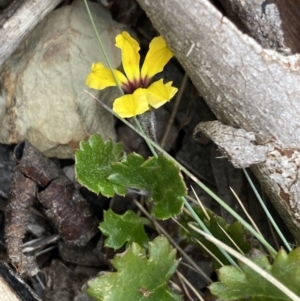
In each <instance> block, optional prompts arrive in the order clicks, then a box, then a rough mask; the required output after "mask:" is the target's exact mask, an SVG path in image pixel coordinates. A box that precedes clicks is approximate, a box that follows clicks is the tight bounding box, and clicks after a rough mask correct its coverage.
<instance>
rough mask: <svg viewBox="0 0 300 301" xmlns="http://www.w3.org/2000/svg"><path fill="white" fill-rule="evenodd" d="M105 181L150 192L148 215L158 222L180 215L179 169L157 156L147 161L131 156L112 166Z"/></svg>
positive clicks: (183, 189)
mask: <svg viewBox="0 0 300 301" xmlns="http://www.w3.org/2000/svg"><path fill="white" fill-rule="evenodd" d="M112 169H113V171H114V173H113V174H111V175H110V176H109V177H108V179H109V180H110V181H111V182H113V183H115V184H119V185H125V186H126V187H130V188H137V189H143V190H147V191H148V192H150V199H151V200H152V201H153V204H154V206H153V208H152V211H151V214H152V215H153V216H154V217H156V218H157V219H167V218H170V217H171V216H176V215H178V214H179V213H180V212H181V209H182V206H183V199H182V198H183V197H184V196H185V195H186V187H185V184H184V182H183V180H182V177H181V175H180V171H179V169H178V168H177V167H176V166H175V165H174V163H173V162H172V161H170V160H169V159H167V158H165V157H164V156H163V155H159V156H158V158H155V157H151V158H149V159H148V160H146V161H145V160H144V158H143V157H142V156H140V155H138V154H135V153H133V154H130V155H129V156H128V157H127V158H126V159H124V160H122V162H120V163H115V164H113V166H112Z"/></svg>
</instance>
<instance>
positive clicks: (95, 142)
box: [75, 135, 126, 197]
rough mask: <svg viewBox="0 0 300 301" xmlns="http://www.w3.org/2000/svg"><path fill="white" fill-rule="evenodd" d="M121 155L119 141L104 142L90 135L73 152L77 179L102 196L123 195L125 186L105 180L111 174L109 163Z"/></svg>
mask: <svg viewBox="0 0 300 301" xmlns="http://www.w3.org/2000/svg"><path fill="white" fill-rule="evenodd" d="M122 157H123V148H122V145H121V144H120V143H113V142H112V141H110V140H109V141H106V142H104V141H103V139H102V138H101V137H100V136H98V135H92V136H90V138H89V139H88V141H81V142H80V149H78V150H76V152H75V162H76V164H75V172H76V177H77V179H78V181H79V182H80V183H81V184H82V185H83V186H85V187H87V188H88V189H89V190H91V191H93V192H94V193H96V194H98V193H101V194H102V195H104V196H107V197H112V196H114V194H115V193H116V194H118V195H125V194H126V187H124V186H123V185H121V184H116V183H112V182H110V181H108V180H107V177H108V176H109V175H110V174H111V172H112V169H111V163H112V162H118V161H120V160H121V159H122Z"/></svg>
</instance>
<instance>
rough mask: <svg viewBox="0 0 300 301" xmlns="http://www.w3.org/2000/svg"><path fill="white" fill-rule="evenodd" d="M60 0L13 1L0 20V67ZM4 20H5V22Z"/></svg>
mask: <svg viewBox="0 0 300 301" xmlns="http://www.w3.org/2000/svg"><path fill="white" fill-rule="evenodd" d="M61 1H62V0H43V1H36V0H25V1H23V3H22V4H21V5H20V6H17V5H18V4H19V3H17V2H22V1H19V0H18V1H15V2H13V3H12V6H10V7H8V8H7V9H6V10H5V12H6V13H5V14H4V16H2V18H1V20H0V67H1V66H2V64H3V62H4V61H5V60H6V59H7V58H8V57H9V56H10V55H11V54H13V53H14V51H15V50H16V49H17V47H18V46H19V45H20V43H21V42H22V41H23V40H24V38H25V37H26V35H27V34H28V33H29V32H30V31H31V30H32V29H33V28H34V27H35V26H36V25H37V24H38V22H40V21H41V20H43V18H44V17H45V16H46V15H47V14H48V13H49V12H51V11H52V10H53V9H54V8H55V7H56V6H57V5H58V4H59V3H60V2H61ZM5 18H7V19H6V20H5Z"/></svg>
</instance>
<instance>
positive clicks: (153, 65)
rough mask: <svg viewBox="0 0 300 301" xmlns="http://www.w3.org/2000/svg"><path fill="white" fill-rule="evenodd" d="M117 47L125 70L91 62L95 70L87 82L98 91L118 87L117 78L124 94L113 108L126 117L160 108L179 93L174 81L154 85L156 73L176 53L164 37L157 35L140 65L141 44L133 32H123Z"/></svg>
mask: <svg viewBox="0 0 300 301" xmlns="http://www.w3.org/2000/svg"><path fill="white" fill-rule="evenodd" d="M116 46H117V47H118V48H120V49H121V52H122V65H123V70H124V73H125V74H123V73H122V72H120V71H119V70H115V69H114V70H113V73H114V75H115V77H114V76H113V74H112V71H111V70H110V69H109V68H107V67H105V66H104V65H103V64H102V63H100V62H98V63H96V64H93V65H92V72H91V73H90V74H89V75H88V77H87V79H86V85H87V86H89V87H90V88H93V89H96V90H102V89H105V88H107V87H111V86H117V83H116V81H115V79H116V80H117V81H118V84H119V85H120V86H121V88H122V90H123V91H124V93H125V95H123V96H121V97H118V98H117V99H115V101H114V104H113V110H114V111H115V112H116V113H117V114H118V115H120V116H121V117H123V118H129V117H133V116H136V115H139V114H143V113H145V112H146V111H148V110H149V109H151V107H153V108H156V109H157V108H159V107H160V106H162V105H163V104H165V103H166V102H167V101H169V100H170V99H171V98H172V97H173V96H174V95H175V94H176V92H177V90H178V89H177V88H175V87H173V86H172V82H168V83H166V84H164V83H163V80H162V79H161V80H158V81H156V82H154V83H152V84H150V83H151V79H152V78H153V76H154V75H156V74H157V73H159V72H161V71H162V70H163V68H164V66H165V65H166V64H167V63H168V61H169V60H170V59H171V58H172V56H173V54H172V52H171V50H170V49H169V48H168V46H167V44H166V42H165V40H164V39H163V37H156V38H154V39H153V40H152V41H151V43H150V45H149V51H148V53H147V55H146V58H145V61H144V63H143V65H142V68H140V55H139V50H140V46H139V44H138V42H137V41H136V40H135V39H133V38H132V37H131V36H130V34H129V33H128V32H126V31H123V32H122V33H121V34H119V35H117V37H116Z"/></svg>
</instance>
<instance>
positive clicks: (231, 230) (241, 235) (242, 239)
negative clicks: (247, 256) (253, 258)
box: [181, 206, 251, 264]
mask: <svg viewBox="0 0 300 301" xmlns="http://www.w3.org/2000/svg"><path fill="white" fill-rule="evenodd" d="M193 209H194V211H195V212H196V213H197V215H198V216H199V218H200V219H201V220H202V221H203V223H204V224H205V225H206V227H207V228H208V230H209V231H210V232H211V233H212V235H213V236H214V237H215V238H217V239H219V240H220V241H222V242H224V243H225V244H226V245H228V246H230V247H232V248H233V249H236V246H235V245H234V244H233V243H232V241H231V240H230V239H229V237H230V238H231V239H232V240H233V241H234V242H235V244H236V245H237V246H238V247H239V248H240V249H241V250H242V251H243V252H244V253H248V252H249V251H250V248H251V244H250V236H249V234H248V232H247V231H246V230H245V228H244V227H243V226H242V224H241V223H239V222H238V221H236V222H234V223H232V224H231V225H228V224H227V222H226V221H225V219H224V218H222V217H220V216H218V215H217V214H215V213H214V212H212V211H210V210H209V209H205V210H206V212H207V214H208V216H209V219H207V217H206V215H205V214H204V212H203V210H202V209H201V208H200V207H196V206H195V207H194V208H193ZM194 221H195V220H194V219H193V217H191V216H190V215H188V214H183V215H182V216H181V222H182V225H183V226H184V228H186V229H188V230H189V231H188V232H187V231H185V230H181V231H183V232H182V233H183V235H186V237H187V238H188V240H189V241H190V242H192V243H195V244H196V245H198V246H199V244H198V243H197V242H196V239H197V240H199V241H200V242H201V243H202V244H203V245H204V246H205V247H206V248H207V249H208V250H210V252H211V253H213V254H214V255H215V256H216V257H217V258H218V259H220V260H221V262H222V263H223V264H229V262H228V261H227V259H226V258H225V257H224V255H223V254H222V253H221V252H220V250H219V249H218V248H217V247H216V246H215V245H214V244H213V243H211V242H209V241H207V240H206V239H205V238H204V237H203V236H202V235H200V234H199V233H197V232H196V231H194V230H192V229H191V228H190V227H189V226H188V223H189V222H194ZM221 228H222V229H224V230H225V232H226V233H227V235H226V234H225V233H224V231H222V229H221ZM228 236H229V237H228ZM203 250H204V249H203ZM204 252H206V251H205V250H204Z"/></svg>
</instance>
